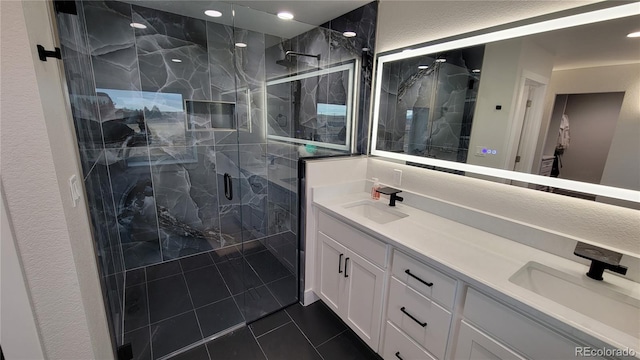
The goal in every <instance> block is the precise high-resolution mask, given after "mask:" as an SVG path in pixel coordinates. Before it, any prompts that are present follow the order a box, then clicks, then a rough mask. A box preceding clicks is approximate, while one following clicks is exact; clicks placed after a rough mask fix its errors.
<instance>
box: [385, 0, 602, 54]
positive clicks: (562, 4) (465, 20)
mask: <svg viewBox="0 0 640 360" xmlns="http://www.w3.org/2000/svg"><path fill="white" fill-rule="evenodd" d="M594 2H598V1H593V0H588V1H552V0H550V1H446V0H441V1H432V0H422V1H406V0H381V2H380V4H379V6H378V31H377V34H376V51H377V52H385V51H389V50H394V49H398V48H401V47H406V46H410V45H415V44H419V43H423V42H427V41H432V40H438V39H442V38H445V37H448V36H454V35H459V34H464V33H467V32H470V31H476V30H480V29H485V28H488V27H491V26H496V25H500V24H506V23H509V22H513V21H518V20H523V19H527V18H530V17H534V16H539V15H544V14H548V13H552V12H556V11H561V10H566V9H571V8H574V7H578V6H583V5H586V4H589V3H594Z"/></svg>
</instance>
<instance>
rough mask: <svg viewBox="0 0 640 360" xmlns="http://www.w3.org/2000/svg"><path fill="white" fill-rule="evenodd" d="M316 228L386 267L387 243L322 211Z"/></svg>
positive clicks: (380, 265)
mask: <svg viewBox="0 0 640 360" xmlns="http://www.w3.org/2000/svg"><path fill="white" fill-rule="evenodd" d="M318 230H319V231H322V232H323V233H325V234H326V235H328V236H329V237H331V238H333V239H335V240H336V241H338V242H340V243H341V244H342V245H344V246H346V247H348V248H349V249H351V250H353V251H354V252H355V253H357V254H358V255H360V256H362V257H364V258H365V259H367V260H369V261H371V262H373V263H374V264H376V265H378V266H379V267H381V268H386V267H387V265H386V259H387V245H386V244H385V243H383V242H382V241H380V240H376V239H374V238H372V237H371V236H368V235H365V234H364V233H362V232H360V231H358V230H356V229H353V228H351V227H350V226H349V225H347V224H345V223H343V222H341V221H339V220H337V219H334V218H333V217H331V216H329V215H327V214H325V213H323V212H320V214H319V219H318Z"/></svg>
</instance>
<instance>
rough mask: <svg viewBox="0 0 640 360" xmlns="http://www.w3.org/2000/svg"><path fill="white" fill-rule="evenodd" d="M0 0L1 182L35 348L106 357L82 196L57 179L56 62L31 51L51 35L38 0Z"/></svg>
mask: <svg viewBox="0 0 640 360" xmlns="http://www.w3.org/2000/svg"><path fill="white" fill-rule="evenodd" d="M1 6H2V11H1V12H2V52H3V55H5V54H11V56H3V57H2V68H1V69H2V84H1V86H2V134H1V139H2V183H3V186H4V190H5V193H6V203H7V206H8V208H9V213H10V214H11V221H12V223H13V225H14V235H15V237H16V242H17V247H18V252H19V253H20V255H21V258H22V259H21V260H22V265H23V267H24V274H25V277H26V280H27V283H28V286H29V288H30V292H31V296H32V301H33V307H34V312H35V316H36V322H37V324H38V327H39V331H40V334H41V336H42V341H43V347H44V351H45V353H46V354H45V356H46V357H47V358H50V359H90V358H100V359H109V358H112V357H113V353H112V350H111V341H110V340H109V334H108V329H107V325H106V319H105V315H104V305H103V302H102V293H101V291H100V286H99V280H98V275H97V269H96V263H95V258H94V251H93V244H92V242H91V235H90V230H89V223H88V219H87V215H86V212H85V206H86V204H85V202H84V199H81V201H80V203H79V205H78V207H75V208H74V207H72V205H71V200H70V196H69V188H68V185H67V183H66V181H67V180H66V179H68V178H69V177H70V176H71V175H73V174H78V173H79V165H78V161H77V156H76V155H75V154H76V149H75V147H74V145H73V144H74V142H73V131H72V128H71V124H70V120H69V119H68V118H67V116H66V110H65V107H64V102H63V98H62V92H61V83H60V73H59V68H58V63H57V62H55V61H47V62H40V61H37V60H34V59H37V55H36V54H34V52H35V44H36V43H40V44H42V45H44V46H45V47H47V48H51V47H52V45H53V41H52V40H53V39H52V35H51V28H50V21H49V20H50V19H49V17H48V13H47V11H46V3H45V2H44V1H42V2H40V1H31V2H25V3H24V8H23V3H22V2H13V1H11V2H5V1H3V2H2V5H1ZM27 29H28V31H27ZM27 34H29V36H27ZM36 61H37V62H36ZM40 94H47V96H46V97H42V96H41V95H40ZM50 139H55V141H53V142H50ZM78 175H79V174H78ZM71 344H72V346H70V345H71Z"/></svg>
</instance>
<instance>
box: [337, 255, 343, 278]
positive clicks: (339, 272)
mask: <svg viewBox="0 0 640 360" xmlns="http://www.w3.org/2000/svg"><path fill="white" fill-rule="evenodd" d="M343 256H344V254H340V256H339V257H338V274H342V257H343Z"/></svg>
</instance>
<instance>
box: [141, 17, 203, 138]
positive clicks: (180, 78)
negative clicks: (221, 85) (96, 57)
mask: <svg viewBox="0 0 640 360" xmlns="http://www.w3.org/2000/svg"><path fill="white" fill-rule="evenodd" d="M132 9H133V13H132V17H133V21H135V22H139V23H141V24H144V25H145V26H147V28H146V29H135V42H136V48H137V55H138V63H139V67H140V81H141V89H142V90H143V91H144V93H143V98H144V100H145V104H146V107H147V108H149V110H148V111H147V110H145V120H146V122H147V126H148V127H149V144H150V145H151V146H188V145H191V144H193V137H194V134H193V133H192V132H187V131H186V130H185V115H184V101H185V100H210V98H211V84H210V80H209V54H208V52H207V31H206V22H205V21H204V20H199V19H194V18H189V17H185V16H180V15H175V14H170V13H166V12H162V11H158V10H153V9H148V8H144V7H140V6H132ZM154 93H155V95H153V94H154Z"/></svg>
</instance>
